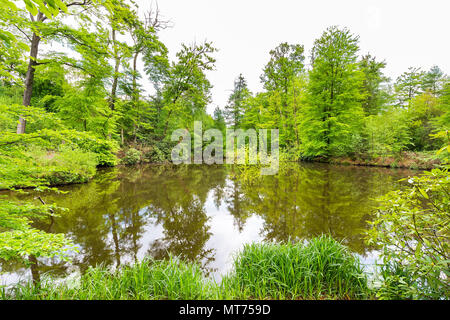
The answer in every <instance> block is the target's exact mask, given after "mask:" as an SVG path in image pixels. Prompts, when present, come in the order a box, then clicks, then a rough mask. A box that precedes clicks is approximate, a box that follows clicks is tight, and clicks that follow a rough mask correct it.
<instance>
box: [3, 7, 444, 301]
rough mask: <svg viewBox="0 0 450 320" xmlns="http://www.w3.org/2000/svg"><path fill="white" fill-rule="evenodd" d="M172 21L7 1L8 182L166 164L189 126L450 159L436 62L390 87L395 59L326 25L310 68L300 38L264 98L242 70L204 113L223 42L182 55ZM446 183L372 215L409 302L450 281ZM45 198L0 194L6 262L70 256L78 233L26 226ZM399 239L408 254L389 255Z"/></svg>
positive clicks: (35, 183)
mask: <svg viewBox="0 0 450 320" xmlns="http://www.w3.org/2000/svg"><path fill="white" fill-rule="evenodd" d="M168 27H170V23H169V22H168V21H166V20H164V19H163V18H162V16H161V15H160V13H159V11H158V10H154V9H153V10H152V9H150V10H149V11H147V12H145V13H144V14H142V13H140V12H139V11H138V7H137V5H136V4H135V3H134V2H133V1H131V0H93V1H76V0H74V1H71V0H53V1H42V0H24V1H14V0H3V1H2V3H1V4H0V40H1V42H0V189H10V190H12V189H17V188H40V189H45V188H46V187H50V186H55V185H62V184H68V183H82V182H86V181H88V180H89V179H91V178H92V177H93V176H94V175H95V173H96V168H97V167H98V166H114V165H116V164H119V163H122V164H126V165H134V164H138V163H141V162H158V163H160V162H165V161H168V160H169V159H170V155H171V149H172V147H173V146H174V142H172V141H171V139H170V137H171V133H172V132H173V131H174V130H176V129H180V128H182V129H187V130H189V131H190V132H193V129H194V121H202V124H203V130H207V129H210V128H217V129H219V130H220V131H222V132H225V130H226V129H227V128H228V129H239V128H241V129H250V128H252V129H279V131H280V141H279V145H280V147H281V149H282V159H283V160H299V159H308V160H309V159H312V160H327V161H331V160H333V159H336V158H350V159H352V160H355V159H364V163H369V164H378V163H383V161H381V162H379V159H380V158H393V159H395V160H393V161H391V165H392V166H394V164H395V163H397V161H398V160H399V159H402V157H403V158H405V157H406V152H409V153H408V154H409V155H411V154H412V156H410V158H416V159H419V158H420V157H423V155H424V154H427V155H428V154H431V156H430V158H433V159H434V158H439V160H436V161H435V162H433V164H439V162H443V161H445V157H446V156H447V154H448V150H446V149H445V148H446V139H447V136H448V130H450V81H449V78H448V76H447V75H445V74H444V72H443V71H442V70H440V69H439V67H437V66H433V67H432V68H430V70H428V71H423V70H421V69H420V68H418V67H411V68H409V69H408V70H407V71H405V72H404V73H403V74H401V75H400V76H399V77H398V78H397V79H396V80H395V81H391V80H390V79H389V78H387V77H386V76H385V75H384V74H383V69H384V68H385V66H386V62H385V61H378V60H377V59H376V58H375V57H373V56H371V55H370V54H365V55H362V56H361V54H360V52H359V37H358V36H357V35H354V34H352V33H351V32H350V30H348V29H347V28H339V27H336V26H331V27H329V28H327V29H326V30H325V31H324V32H323V34H322V35H321V36H320V37H319V38H318V39H317V40H316V41H315V42H314V45H313V49H312V51H311V54H310V60H309V61H307V59H306V56H307V55H306V54H305V52H304V51H305V50H304V46H303V45H302V44H289V43H286V42H283V43H281V44H279V45H278V46H277V47H275V48H274V49H273V50H271V51H270V52H269V59H268V62H267V64H266V65H265V66H264V68H263V70H262V74H261V77H260V80H261V82H262V84H263V88H264V89H263V91H262V92H255V93H252V92H250V90H249V88H248V84H247V81H246V79H245V77H244V75H242V74H240V75H239V76H238V77H237V78H236V80H235V81H234V85H233V90H232V93H231V95H230V97H229V100H228V103H227V105H226V106H222V107H223V108H220V107H218V108H216V110H215V111H214V114H213V115H210V114H208V113H207V111H206V110H207V106H208V105H209V104H210V102H211V88H212V84H211V83H210V81H209V79H208V73H209V72H210V71H212V70H214V68H215V62H216V60H215V57H214V55H215V53H216V51H217V49H216V48H215V46H214V45H213V43H211V42H206V41H205V42H201V43H192V44H189V45H187V44H182V46H181V49H180V51H179V52H177V53H176V55H175V59H174V60H173V61H172V60H171V59H169V53H168V50H167V48H166V46H165V45H164V43H163V42H162V41H161V40H160V38H159V32H160V31H161V30H162V29H165V28H168ZM57 48H59V49H57ZM139 65H143V68H139V67H138V66H139ZM145 81H150V83H151V84H152V88H144V86H143V84H144V83H145ZM438 132H440V133H439V134H438ZM203 144H205V142H203ZM203 146H204V145H203ZM442 148H444V149H442ZM439 149H441V152H440V153H439V155H438V156H434V151H435V150H439ZM426 152H429V153H426ZM118 156H120V158H122V159H121V160H119V159H118ZM433 161H434V160H433ZM417 162H418V161H416V163H414V161H413V163H410V164H408V165H405V166H410V167H414V166H415V167H418V165H417ZM244 172H245V171H244ZM247 173H248V171H247ZM248 178H249V179H250V178H251V174H248ZM447 182H448V171H446V169H445V170H443V171H439V170H434V171H431V172H430V173H429V174H426V175H423V176H421V177H418V178H414V179H413V180H412V182H411V189H410V190H409V191H398V192H397V193H392V194H390V195H388V196H386V198H385V199H384V203H385V206H384V207H383V209H382V210H381V211H380V212H384V213H385V214H383V215H380V217H379V220H377V221H376V225H377V227H378V229H376V230H378V231H377V232H375V233H374V234H373V237H374V238H376V239H379V240H380V241H381V243H382V244H385V245H386V247H385V249H386V250H388V249H389V253H387V254H386V257H385V258H386V263H391V262H392V263H394V261H395V268H397V269H399V270H400V269H401V270H403V271H405V272H407V273H408V274H409V275H410V276H411V279H412V280H411V279H410V280H411V281H412V282H411V285H410V286H409V288H414V289H411V290H413V291H408V294H410V295H412V296H414V297H415V296H425V297H435V296H436V295H438V296H439V295H442V292H444V291H445V290H448V289H447V287H444V285H445V284H444V283H443V282H442V281H441V280H440V279H441V278H442V277H440V276H438V275H439V274H440V272H443V271H442V270H443V268H444V267H446V264H447V265H448V262H446V261H448V256H447V254H448V252H447V251H448V246H447V244H448V236H447V232H448V229H446V228H448V206H447V204H448V203H447V202H448V193H447V192H446V191H445V192H443V191H441V190H442V189H443V188H446V187H447V185H446V183H447ZM43 203H44V204H43V206H42V207H41V208H38V207H33V206H32V205H31V204H25V203H12V202H8V201H3V200H2V201H1V202H0V258H3V259H11V258H19V259H22V260H27V259H28V260H30V259H31V260H33V261H34V259H35V257H38V256H54V255H55V254H57V255H63V256H64V253H65V250H67V248H68V246H70V241H67V240H66V239H64V237H63V236H60V235H54V234H47V233H45V232H43V231H37V229H34V228H33V227H32V222H34V221H35V220H38V219H41V218H45V219H47V218H49V216H53V215H54V214H55V213H54V211H53V209H52V211H49V208H48V207H47V206H46V205H45V202H44V201H43ZM424 208H425V209H424ZM37 212H39V214H34V213H37ZM49 212H51V214H49ZM31 213H33V214H31ZM419 213H420V214H419ZM418 216H420V217H419V218H418ZM431 226H433V227H431ZM438 226H439V227H438ZM411 227H414V230H412V229H411ZM436 228H437V229H436ZM416 229H417V230H416ZM430 232H431V233H430ZM403 233H404V234H403ZM442 237H444V238H442ZM400 238H401V239H400ZM402 241H403V242H402ZM411 241H412V242H411ZM397 242H400V243H403V244H401V245H400V246H401V248H402V250H401V251H400V252H397V251H395V250H393V251H391V249H390V247H389V246H387V244H388V243H392V244H397ZM432 244H433V245H432ZM436 246H438V247H439V248H437V247H436ZM440 246H442V247H440ZM388 247H389V248H388ZM435 251H437V252H435ZM405 252H406V253H408V255H407V256H403V254H404V253H405ZM432 252H435V253H432ZM438 253H439V254H438ZM442 253H443V254H442ZM412 254H414V257H412V256H411V255H412ZM408 259H409V263H406V262H405V261H407V260H408ZM411 259H412V260H411ZM424 259H425V260H424ZM427 259H430V260H427ZM31 260H30V261H31ZM399 261H400V262H401V265H400V266H399V265H398V264H399V263H400V262H399ZM426 261H431V262H432V263H433V264H432V265H431V266H429V265H427V264H426ZM446 277H447V275H446ZM446 277H445V280H446V279H447V278H446ZM408 290H409V289H408ZM414 290H415V291H414ZM443 290H444V291H443Z"/></svg>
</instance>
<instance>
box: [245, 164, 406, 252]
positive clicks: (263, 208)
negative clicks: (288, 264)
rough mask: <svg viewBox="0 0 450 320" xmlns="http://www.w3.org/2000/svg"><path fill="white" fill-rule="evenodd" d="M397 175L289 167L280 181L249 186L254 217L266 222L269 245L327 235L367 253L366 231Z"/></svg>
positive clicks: (365, 170) (352, 169)
mask: <svg viewBox="0 0 450 320" xmlns="http://www.w3.org/2000/svg"><path fill="white" fill-rule="evenodd" d="M398 178H400V176H399V175H397V174H396V172H395V171H392V170H383V169H379V168H376V169H374V170H372V169H370V168H359V167H343V166H330V165H320V164H313V165H308V164H304V165H298V164H287V165H283V166H282V167H281V168H280V174H278V175H276V176H265V177H261V181H259V183H256V184H252V185H249V186H246V187H245V188H244V193H246V194H248V195H250V197H251V205H250V206H249V210H250V211H251V212H252V213H257V214H259V215H261V216H262V217H263V219H264V229H263V230H262V233H263V235H264V237H265V238H266V239H268V240H277V241H287V240H288V239H289V238H291V239H309V238H312V237H314V236H317V235H320V234H323V233H326V234H330V235H331V236H333V237H334V238H336V239H338V240H342V241H343V242H344V243H345V244H346V245H348V246H349V247H350V248H351V249H352V250H353V251H355V252H357V253H364V252H366V250H367V249H368V248H367V247H366V245H365V243H364V234H363V230H364V229H366V228H367V220H368V219H370V213H371V212H372V211H373V206H374V204H375V202H374V201H373V199H374V198H376V197H378V196H380V195H382V194H384V193H385V192H387V191H389V190H391V189H392V188H394V186H395V185H396V182H395V181H396V180H397V179H398Z"/></svg>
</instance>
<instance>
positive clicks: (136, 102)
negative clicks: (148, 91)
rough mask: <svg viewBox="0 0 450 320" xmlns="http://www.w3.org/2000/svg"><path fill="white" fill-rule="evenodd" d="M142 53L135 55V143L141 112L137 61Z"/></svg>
mask: <svg viewBox="0 0 450 320" xmlns="http://www.w3.org/2000/svg"><path fill="white" fill-rule="evenodd" d="M139 53H140V51H137V52H136V53H135V54H134V58H133V102H134V103H133V104H134V107H135V108H136V122H135V123H134V143H136V142H137V131H138V130H139V121H140V112H139V92H138V89H137V59H138V56H139Z"/></svg>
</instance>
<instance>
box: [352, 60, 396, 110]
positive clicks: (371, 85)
mask: <svg viewBox="0 0 450 320" xmlns="http://www.w3.org/2000/svg"><path fill="white" fill-rule="evenodd" d="M385 67H386V62H384V61H381V62H378V61H376V58H375V57H372V56H371V55H370V54H366V55H365V56H363V57H362V59H361V61H360V62H359V68H360V69H361V71H362V72H363V73H364V80H363V88H362V89H363V94H364V100H363V104H362V106H363V109H364V112H365V114H366V115H374V114H377V113H378V112H380V110H381V108H382V105H383V103H384V102H385V101H386V100H387V93H386V91H385V90H383V88H382V84H383V83H385V82H387V81H389V78H387V77H386V76H384V75H383V69H384V68H385Z"/></svg>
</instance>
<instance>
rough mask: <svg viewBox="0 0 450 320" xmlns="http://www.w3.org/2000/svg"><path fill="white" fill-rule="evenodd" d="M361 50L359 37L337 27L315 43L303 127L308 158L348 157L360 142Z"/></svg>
mask: <svg viewBox="0 0 450 320" xmlns="http://www.w3.org/2000/svg"><path fill="white" fill-rule="evenodd" d="M358 50H359V48H358V37H357V36H354V35H352V34H351V33H350V31H349V30H347V29H338V28H337V27H335V26H333V27H330V28H328V29H327V30H326V31H325V32H324V33H323V34H322V36H321V37H320V38H319V39H317V40H316V41H315V42H314V47H313V50H312V61H311V62H312V63H311V64H312V70H311V71H310V73H309V85H308V93H307V101H308V103H307V106H306V108H305V110H304V112H303V119H302V124H301V132H302V143H303V145H302V150H303V154H304V156H306V157H315V156H325V157H329V156H338V155H345V154H348V153H350V152H352V151H353V150H354V146H355V144H356V142H357V141H358V140H359V139H360V135H361V130H362V119H363V110H362V106H361V101H362V98H363V95H362V94H361V87H362V82H363V74H362V72H361V71H360V70H359V68H358V63H357V61H356V59H357V55H356V53H357V52H358Z"/></svg>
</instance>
